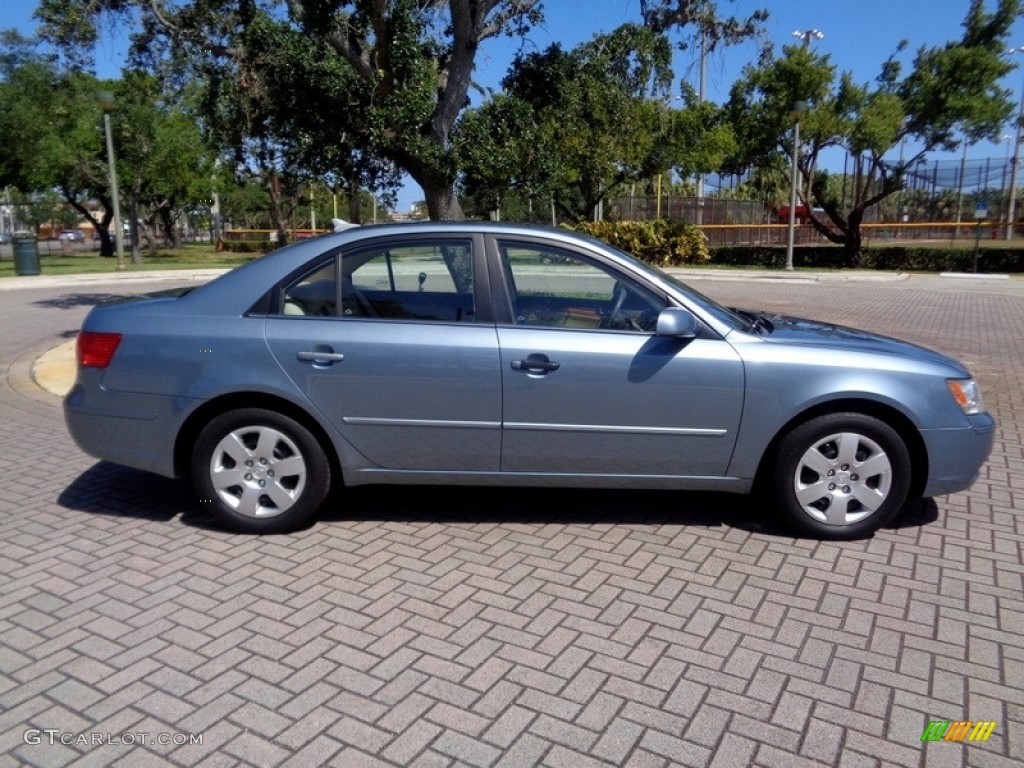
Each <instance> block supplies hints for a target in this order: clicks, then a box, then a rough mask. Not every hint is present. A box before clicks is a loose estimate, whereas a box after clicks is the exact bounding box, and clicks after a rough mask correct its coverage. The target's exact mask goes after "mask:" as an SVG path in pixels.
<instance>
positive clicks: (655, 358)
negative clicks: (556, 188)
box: [492, 238, 743, 477]
mask: <svg viewBox="0 0 1024 768" xmlns="http://www.w3.org/2000/svg"><path fill="white" fill-rule="evenodd" d="M492 252H493V254H494V257H495V258H496V259H497V260H498V261H499V262H500V269H501V271H502V273H503V274H504V280H505V283H506V291H505V293H506V294H507V296H508V299H509V303H510V312H511V322H508V323H501V322H499V324H498V343H499V345H500V348H501V373H502V381H503V390H504V417H503V433H502V452H501V468H502V471H504V472H529V473H569V474H599V475H622V476H675V477H678V476H691V477H696V476H704V477H710V476H721V475H723V474H724V473H725V471H726V468H727V467H728V464H729V459H730V456H731V454H732V450H733V446H734V444H735V440H736V432H737V429H738V426H739V420H740V414H741V408H742V405H743V367H742V363H741V361H740V359H739V356H738V355H737V354H736V352H735V350H733V349H732V347H731V346H730V345H729V344H728V343H727V342H725V341H724V340H723V339H721V338H720V337H717V336H715V335H713V334H711V333H710V332H708V333H702V334H701V337H698V338H695V339H676V338H666V337H659V336H656V335H655V334H654V328H655V325H656V318H657V314H658V312H659V311H660V310H661V309H663V308H664V307H665V306H666V305H667V300H666V298H665V297H664V296H663V295H659V294H658V292H657V291H655V290H652V289H650V288H647V287H645V286H644V285H643V284H641V283H640V282H639V281H637V280H636V279H635V278H633V277H632V276H630V275H627V274H625V273H620V272H618V271H617V270H616V269H615V268H613V267H611V266H610V265H608V264H605V263H603V262H601V261H600V260H598V259H596V258H593V257H592V256H588V255H587V254H584V253H580V252H577V251H575V250H570V249H569V248H566V247H562V246H560V245H553V244H551V243H548V242H546V241H538V240H529V239H512V238H498V239H496V241H495V243H494V248H493V251H492Z"/></svg>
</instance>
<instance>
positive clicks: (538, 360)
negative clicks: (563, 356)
mask: <svg viewBox="0 0 1024 768" xmlns="http://www.w3.org/2000/svg"><path fill="white" fill-rule="evenodd" d="M558 368H559V363H556V362H554V361H552V360H549V359H548V356H547V355H543V354H540V353H539V352H535V353H534V354H532V355H528V356H527V358H526V359H525V360H513V361H512V370H513V371H534V372H536V371H557V370H558Z"/></svg>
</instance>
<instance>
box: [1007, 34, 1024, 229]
mask: <svg viewBox="0 0 1024 768" xmlns="http://www.w3.org/2000/svg"><path fill="white" fill-rule="evenodd" d="M1008 53H1024V45H1021V46H1018V47H1017V48H1011V49H1010V50H1009V51H1008ZM1021 120H1024V88H1022V89H1021V92H1020V112H1019V113H1018V115H1017V140H1016V142H1014V145H1013V159H1012V160H1011V161H1010V204H1009V206H1008V207H1007V209H1006V239H1007V240H1013V225H1014V216H1015V215H1016V208H1017V169H1018V168H1019V167H1020V122H1021Z"/></svg>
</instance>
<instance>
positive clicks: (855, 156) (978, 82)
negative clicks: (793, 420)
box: [726, 0, 1021, 263]
mask: <svg viewBox="0 0 1024 768" xmlns="http://www.w3.org/2000/svg"><path fill="white" fill-rule="evenodd" d="M1020 15H1021V4H1020V2H1019V0H999V2H998V3H997V6H996V9H995V10H994V11H993V12H992V13H987V12H986V11H985V4H984V2H983V0H972V2H971V4H970V9H969V11H968V13H967V16H966V18H965V20H964V22H963V25H962V26H963V34H962V36H961V38H960V39H959V40H957V41H952V42H949V43H946V44H945V45H942V46H935V47H931V48H927V47H922V48H921V49H920V50H919V51H918V52H917V55H916V56H915V58H914V60H913V65H912V68H911V71H910V72H909V74H907V75H905V76H904V75H903V72H902V67H901V65H900V63H899V61H898V60H897V58H896V54H894V55H893V56H892V57H890V58H889V60H887V61H886V62H884V63H883V65H882V68H881V73H880V74H879V76H878V78H877V80H876V81H875V83H873V84H858V83H856V82H855V81H854V78H853V76H852V75H851V74H849V73H843V74H842V75H839V76H838V78H837V75H836V67H835V66H834V65H833V64H832V63H831V61H830V57H829V56H827V55H820V54H816V53H815V52H813V51H812V50H811V49H810V48H808V47H807V46H801V45H795V46H786V47H784V49H783V56H782V57H781V58H777V59H771V58H769V59H766V60H765V61H763V62H762V63H760V64H759V65H758V66H751V67H748V68H747V69H746V70H745V72H744V75H743V77H742V78H741V79H740V80H739V81H737V82H736V84H735V85H734V86H733V89H732V92H731V96H730V100H729V103H728V104H727V106H726V110H727V113H728V114H729V115H730V120H731V122H732V123H733V125H734V126H735V127H736V130H737V133H738V136H739V147H740V150H739V151H738V152H737V154H736V155H735V156H734V161H733V164H732V167H733V169H737V168H743V167H749V166H750V165H755V166H756V165H761V164H766V163H767V164H770V163H771V162H772V158H774V157H777V155H778V154H779V153H781V154H783V155H784V156H789V154H790V153H791V151H792V141H791V139H792V133H793V131H792V129H793V115H792V110H793V107H794V104H796V103H797V102H804V103H805V104H806V105H807V111H806V112H805V113H804V114H803V115H802V116H801V118H800V121H801V135H800V138H801V146H800V147H799V156H800V162H799V171H798V172H799V174H800V183H799V184H798V185H797V186H798V189H799V190H800V199H801V200H802V201H803V202H804V203H805V204H806V205H807V206H808V208H812V207H814V206H820V207H821V208H822V209H823V210H824V211H825V217H824V219H822V218H821V217H818V216H812V217H811V222H812V224H813V225H814V226H815V228H816V229H818V231H820V232H821V233H822V234H823V235H824V236H825V237H827V238H828V239H830V240H831V241H833V242H835V243H838V244H841V245H842V246H843V247H844V249H845V251H846V253H847V255H848V260H849V261H850V262H851V263H858V262H859V259H860V256H861V246H862V237H861V224H862V222H863V221H864V216H865V212H866V211H867V210H868V209H870V208H871V207H872V206H876V205H878V204H879V203H880V202H881V201H883V200H885V199H886V198H888V197H890V196H892V195H894V194H896V193H897V192H899V190H900V189H902V188H903V184H904V176H905V174H906V173H907V171H908V169H910V168H911V167H912V166H914V165H915V164H916V163H917V162H918V160H919V159H920V158H921V157H923V156H924V155H925V154H926V153H928V152H931V151H934V150H940V149H941V150H946V151H950V150H955V149H956V148H957V147H958V146H959V144H960V140H961V139H960V137H961V136H962V137H963V140H966V141H968V142H971V143H973V142H975V141H978V140H979V139H982V138H990V139H995V138H996V137H998V135H999V132H1000V130H1001V128H1002V126H1003V125H1004V124H1005V122H1006V121H1007V119H1009V118H1010V116H1011V115H1012V113H1013V107H1014V104H1013V100H1012V99H1011V94H1010V92H1009V91H1008V90H1006V89H1004V88H1002V87H1000V85H999V82H1000V79H1001V78H1002V77H1003V76H1005V75H1006V74H1007V73H1008V72H1010V71H1011V70H1012V68H1013V65H1012V63H1010V62H1009V61H1008V60H1007V57H1005V56H1004V51H1005V50H1006V47H1007V39H1008V36H1009V34H1010V32H1011V30H1012V25H1013V23H1014V21H1016V19H1017V18H1018V17H1019V16H1020ZM901 49H902V46H901ZM897 53H898V52H897ZM905 139H907V140H909V141H910V142H911V143H912V145H914V146H916V147H917V148H918V150H919V151H918V152H916V153H914V154H908V155H907V156H905V157H904V158H902V160H900V161H893V160H890V159H887V156H889V155H891V154H893V153H894V150H896V148H898V147H899V146H900V144H901V143H902V142H903V141H904V140H905ZM829 147H839V148H842V149H845V150H846V151H847V152H849V153H850V156H851V158H852V160H853V170H852V172H851V174H850V179H849V181H850V184H849V189H848V190H847V191H846V195H845V200H844V199H843V197H844V196H843V195H839V194H837V185H835V184H829V174H827V173H825V172H824V171H821V170H819V169H818V160H819V157H820V155H821V153H822V151H823V150H825V149H827V148H829ZM808 182H810V193H809V194H808V193H807V186H808Z"/></svg>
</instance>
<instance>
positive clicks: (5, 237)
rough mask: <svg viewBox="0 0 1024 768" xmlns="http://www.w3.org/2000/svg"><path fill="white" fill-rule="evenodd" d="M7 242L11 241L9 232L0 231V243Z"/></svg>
mask: <svg viewBox="0 0 1024 768" xmlns="http://www.w3.org/2000/svg"><path fill="white" fill-rule="evenodd" d="M9 242H11V233H10V232H0V245H7V243H9Z"/></svg>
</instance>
